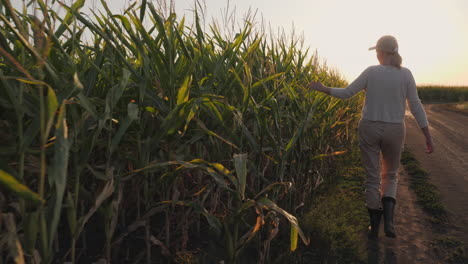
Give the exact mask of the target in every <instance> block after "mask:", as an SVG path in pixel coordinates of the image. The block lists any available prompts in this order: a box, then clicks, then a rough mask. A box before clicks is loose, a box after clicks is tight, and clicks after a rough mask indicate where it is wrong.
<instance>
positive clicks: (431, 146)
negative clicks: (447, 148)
mask: <svg viewBox="0 0 468 264" xmlns="http://www.w3.org/2000/svg"><path fill="white" fill-rule="evenodd" d="M421 131H422V132H423V134H424V137H425V138H426V153H428V154H431V153H432V152H434V141H433V140H432V136H431V132H429V126H426V127H423V128H421Z"/></svg>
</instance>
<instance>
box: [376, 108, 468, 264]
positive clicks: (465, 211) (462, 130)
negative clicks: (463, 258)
mask: <svg viewBox="0 0 468 264" xmlns="http://www.w3.org/2000/svg"><path fill="white" fill-rule="evenodd" d="M425 109H426V112H427V114H428V119H429V122H430V126H431V129H432V130H431V132H432V135H433V137H434V141H435V146H436V152H435V153H433V154H431V155H428V154H426V153H425V142H424V137H423V136H422V134H421V131H420V129H419V128H418V126H417V124H416V121H415V120H414V119H413V118H412V116H411V115H410V114H407V118H406V128H407V131H406V142H405V144H406V147H407V148H408V149H409V150H410V151H411V152H412V153H413V154H414V155H415V156H416V158H417V159H418V161H420V163H421V166H422V167H423V168H424V169H425V170H427V171H428V172H429V174H430V181H431V182H432V183H433V184H435V185H436V186H437V188H438V190H439V191H440V192H441V196H442V203H443V204H444V205H445V206H446V208H447V209H448V211H449V217H450V220H451V223H453V224H454V225H455V227H454V228H453V230H451V235H455V236H457V237H458V238H459V239H461V240H463V241H464V242H465V244H468V116H466V115H462V114H457V113H454V112H451V111H447V110H443V109H441V108H439V107H438V106H437V105H426V106H425ZM397 193H398V200H397V206H396V212H395V229H396V232H397V236H398V237H397V238H396V239H390V238H386V237H385V236H384V235H383V225H381V230H380V239H379V241H378V242H377V243H376V242H372V241H369V244H368V248H369V251H368V256H369V263H386V264H390V263H404V264H406V263H408V264H409V263H444V261H442V260H440V259H438V257H437V256H436V255H435V254H434V252H433V250H432V248H431V242H432V241H433V240H434V239H435V235H434V232H433V230H432V225H431V223H429V221H428V220H427V219H428V215H427V214H426V213H425V212H424V211H422V209H421V207H420V206H418V205H417V202H416V201H417V198H416V196H415V194H414V192H413V191H412V190H411V189H410V180H409V176H408V175H407V173H406V172H405V171H404V170H401V172H400V178H399V185H398V192H397Z"/></svg>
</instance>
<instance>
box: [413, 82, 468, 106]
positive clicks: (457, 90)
mask: <svg viewBox="0 0 468 264" xmlns="http://www.w3.org/2000/svg"><path fill="white" fill-rule="evenodd" d="M418 93H419V97H420V98H421V100H422V101H423V102H424V103H461V102H468V87H463V86H431V85H424V86H418Z"/></svg>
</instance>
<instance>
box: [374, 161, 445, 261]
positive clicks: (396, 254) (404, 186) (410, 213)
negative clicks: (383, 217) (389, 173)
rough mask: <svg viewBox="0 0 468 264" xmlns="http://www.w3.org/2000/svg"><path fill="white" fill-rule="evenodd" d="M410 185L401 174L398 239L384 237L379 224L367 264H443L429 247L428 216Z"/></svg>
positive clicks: (396, 213)
mask: <svg viewBox="0 0 468 264" xmlns="http://www.w3.org/2000/svg"><path fill="white" fill-rule="evenodd" d="M409 185H410V181H409V176H408V175H407V174H406V172H405V171H404V170H401V171H400V178H399V183H398V191H397V195H398V200H397V205H396V207H395V231H396V233H397V236H398V237H397V238H396V239H391V238H387V237H385V235H384V231H383V222H382V223H381V226H380V228H381V230H380V238H379V241H378V243H375V242H374V241H371V240H369V244H368V248H369V251H368V256H369V264H374V263H385V264H396V263H400V264H406V263H408V264H410V263H428V264H429V263H442V262H440V261H439V260H438V259H437V257H436V256H435V254H434V253H433V251H432V248H431V246H430V243H431V241H432V240H433V237H432V232H431V225H430V223H429V222H428V220H427V215H426V214H425V213H424V212H423V211H422V209H421V208H420V207H419V206H418V205H417V203H416V196H415V194H414V192H413V191H412V190H411V189H410V187H409ZM377 252H378V253H377Z"/></svg>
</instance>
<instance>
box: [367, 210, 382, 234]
mask: <svg viewBox="0 0 468 264" xmlns="http://www.w3.org/2000/svg"><path fill="white" fill-rule="evenodd" d="M367 211H368V212H369V218H370V226H369V232H368V233H367V237H368V238H370V239H377V238H378V237H379V226H380V218H381V217H382V213H383V211H382V210H377V209H370V208H367Z"/></svg>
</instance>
